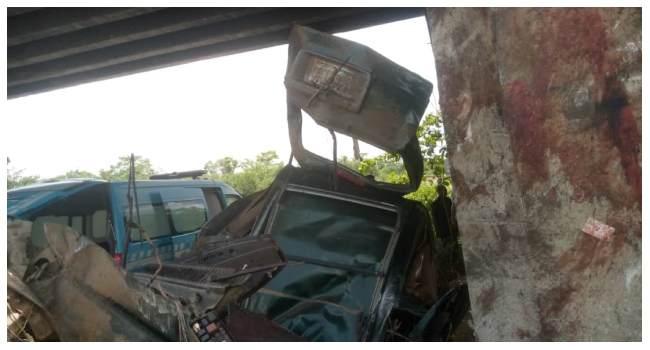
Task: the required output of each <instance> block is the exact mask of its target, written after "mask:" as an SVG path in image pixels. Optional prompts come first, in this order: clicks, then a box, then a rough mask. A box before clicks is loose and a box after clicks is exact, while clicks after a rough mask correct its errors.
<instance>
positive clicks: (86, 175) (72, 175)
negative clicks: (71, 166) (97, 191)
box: [49, 169, 99, 181]
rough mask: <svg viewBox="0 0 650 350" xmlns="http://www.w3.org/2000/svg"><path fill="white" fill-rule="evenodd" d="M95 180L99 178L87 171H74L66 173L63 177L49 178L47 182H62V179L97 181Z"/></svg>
mask: <svg viewBox="0 0 650 350" xmlns="http://www.w3.org/2000/svg"><path fill="white" fill-rule="evenodd" d="M97 178H99V176H97V175H95V174H93V173H91V172H89V171H84V170H79V169H76V170H71V171H68V172H67V173H65V174H63V175H58V176H55V177H53V178H51V179H50V180H49V181H54V180H63V179H97Z"/></svg>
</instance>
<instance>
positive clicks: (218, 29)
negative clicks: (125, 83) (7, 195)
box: [7, 7, 424, 99]
mask: <svg viewBox="0 0 650 350" xmlns="http://www.w3.org/2000/svg"><path fill="white" fill-rule="evenodd" d="M423 15H424V9H422V8H196V7H195V8H116V7H112V8H98V7H95V8H16V7H14V8H8V9H7V17H8V18H7V98H8V99H11V98H16V97H20V96H26V95H31V94H36V93H40V92H45V91H51V90H56V89H60V88H64V87H68V86H74V85H79V84H84V83H89V82H93V81H98V80H103V79H109V78H114V77H119V76H124V75H129V74H133V73H138V72H144V71H148V70H153V69H158V68H164V67H169V66H173V65H178V64H183V63H189V62H193V61H197V60H201V59H206V58H212V57H218V56H224V55H230V54H234V53H239V52H244V51H250V50H256V49H261V48H266V47H271V46H275V45H280V44H284V43H286V40H287V38H288V37H289V32H290V30H291V28H292V27H293V25H294V24H302V25H307V26H310V27H313V28H315V29H318V30H321V31H325V32H330V33H336V32H343V31H349V30H354V29H360V28H364V27H369V26H373V25H378V24H383V23H388V22H393V21H398V20H403V19H408V18H413V17H417V16H423Z"/></svg>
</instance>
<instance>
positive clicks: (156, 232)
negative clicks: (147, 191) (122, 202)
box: [124, 203, 172, 242]
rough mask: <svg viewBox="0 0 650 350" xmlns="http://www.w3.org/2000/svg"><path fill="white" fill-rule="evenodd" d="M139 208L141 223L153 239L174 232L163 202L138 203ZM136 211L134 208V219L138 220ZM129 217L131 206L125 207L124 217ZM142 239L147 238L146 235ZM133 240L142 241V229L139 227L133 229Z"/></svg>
mask: <svg viewBox="0 0 650 350" xmlns="http://www.w3.org/2000/svg"><path fill="white" fill-rule="evenodd" d="M138 208H140V225H141V226H142V228H144V229H145V230H146V231H147V234H148V235H149V237H150V238H151V239H154V238H157V237H164V236H169V235H171V234H172V231H171V228H170V226H169V220H168V218H167V213H166V211H165V207H164V206H163V205H162V203H156V204H151V203H148V204H140V205H138ZM135 213H136V212H135V209H134V210H133V221H136V220H137V218H136V217H135ZM128 217H129V208H128V207H127V208H125V209H124V219H125V220H127V218H128ZM142 240H143V241H144V240H146V239H145V237H144V235H143V236H142ZM131 241H132V242H140V231H139V230H138V229H131Z"/></svg>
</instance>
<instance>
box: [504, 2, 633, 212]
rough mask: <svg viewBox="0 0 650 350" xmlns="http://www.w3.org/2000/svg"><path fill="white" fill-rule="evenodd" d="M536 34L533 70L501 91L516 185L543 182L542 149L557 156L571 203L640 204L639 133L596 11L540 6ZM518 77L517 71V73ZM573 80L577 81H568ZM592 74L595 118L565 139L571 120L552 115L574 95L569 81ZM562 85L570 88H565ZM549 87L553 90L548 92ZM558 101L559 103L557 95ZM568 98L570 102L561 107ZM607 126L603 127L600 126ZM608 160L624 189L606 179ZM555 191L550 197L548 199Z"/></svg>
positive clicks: (544, 161) (619, 63)
mask: <svg viewBox="0 0 650 350" xmlns="http://www.w3.org/2000/svg"><path fill="white" fill-rule="evenodd" d="M539 13H540V17H541V18H546V19H545V20H541V21H540V22H541V23H550V24H551V25H549V26H544V27H543V29H540V30H539V31H538V32H537V33H535V34H536V38H537V45H536V47H537V48H536V49H535V52H534V54H535V55H536V60H535V65H534V66H533V67H531V68H532V69H530V71H526V70H524V71H523V72H522V73H524V74H523V76H526V75H527V76H531V77H532V78H531V79H530V80H529V81H524V80H521V79H520V80H515V81H514V82H513V83H511V84H510V85H509V86H507V87H505V89H504V110H505V119H506V122H507V124H508V128H509V133H510V136H511V148H512V151H513V155H514V160H515V163H516V166H517V178H518V183H519V185H520V186H521V188H522V190H524V191H528V190H530V189H531V188H532V186H533V185H534V184H536V183H539V182H545V181H546V180H548V178H549V169H548V160H547V159H546V158H547V157H546V154H547V152H548V153H550V154H552V155H556V156H558V157H559V158H560V167H561V169H562V170H563V172H564V173H565V174H566V176H567V177H568V179H569V182H570V183H571V185H572V186H573V188H574V191H573V193H574V194H573V197H572V200H573V201H576V202H583V201H589V200H592V199H594V198H601V197H604V198H608V199H610V200H611V201H612V202H613V203H614V204H615V205H617V206H625V207H628V208H632V207H634V206H635V205H638V206H639V208H640V207H641V182H642V181H641V167H640V165H639V164H638V155H639V154H640V151H641V134H640V131H639V130H638V128H637V124H636V122H635V115H634V111H633V110H632V108H631V107H630V106H629V103H628V96H627V92H626V91H625V89H624V88H623V87H622V85H621V84H620V83H619V81H618V78H619V77H618V76H617V75H616V72H615V70H614V69H613V67H614V68H615V67H619V66H622V65H623V64H624V63H623V62H622V61H620V60H621V58H620V56H619V55H614V54H611V55H608V54H607V53H608V48H609V47H610V46H611V45H609V42H608V32H607V31H606V29H605V24H604V23H603V20H602V18H601V17H600V14H599V12H598V10H595V9H562V10H557V9H543V10H539ZM520 76H522V74H520ZM567 77H575V78H567ZM584 77H592V78H593V82H594V83H593V84H592V85H591V87H589V96H590V100H589V101H590V102H589V103H594V109H593V111H594V112H595V114H594V115H584V118H585V119H583V120H581V121H580V122H582V123H583V124H585V125H586V123H587V122H589V121H593V123H592V125H591V126H590V127H589V126H587V130H584V131H581V133H580V134H576V135H574V134H569V133H568V130H567V127H569V124H568V123H569V121H568V120H567V119H566V118H564V117H563V114H562V113H558V111H561V110H563V109H564V107H565V103H570V101H571V99H572V98H573V97H572V96H571V95H568V96H566V95H567V94H571V93H572V92H571V91H572V90H571V89H575V88H577V87H576V86H574V85H572V83H571V82H572V81H575V79H581V78H584ZM567 88H568V89H567ZM552 89H567V90H558V91H560V92H559V93H552V92H551V91H552ZM560 96H561V98H560ZM567 101H569V102H567ZM603 122H605V123H603ZM611 162H620V164H621V167H622V169H623V172H624V175H625V177H626V179H627V184H628V185H629V186H626V185H625V184H621V183H620V181H618V180H617V174H612V173H611V171H610V169H612V166H611ZM555 194H556V192H550V193H549V195H548V199H549V200H554V199H553V198H554V197H555Z"/></svg>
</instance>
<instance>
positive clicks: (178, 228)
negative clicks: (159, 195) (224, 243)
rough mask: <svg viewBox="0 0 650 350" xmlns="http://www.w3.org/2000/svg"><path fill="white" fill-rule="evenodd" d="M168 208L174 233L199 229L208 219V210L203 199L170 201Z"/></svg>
mask: <svg viewBox="0 0 650 350" xmlns="http://www.w3.org/2000/svg"><path fill="white" fill-rule="evenodd" d="M167 209H168V210H169V213H170V215H171V218H172V224H173V226H174V227H173V228H174V234H183V233H188V232H194V231H198V230H200V229H201V226H203V224H204V223H205V222H206V221H207V212H206V209H205V204H204V202H203V201H202V200H192V201H182V202H168V203H167Z"/></svg>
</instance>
